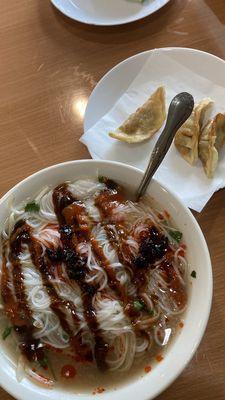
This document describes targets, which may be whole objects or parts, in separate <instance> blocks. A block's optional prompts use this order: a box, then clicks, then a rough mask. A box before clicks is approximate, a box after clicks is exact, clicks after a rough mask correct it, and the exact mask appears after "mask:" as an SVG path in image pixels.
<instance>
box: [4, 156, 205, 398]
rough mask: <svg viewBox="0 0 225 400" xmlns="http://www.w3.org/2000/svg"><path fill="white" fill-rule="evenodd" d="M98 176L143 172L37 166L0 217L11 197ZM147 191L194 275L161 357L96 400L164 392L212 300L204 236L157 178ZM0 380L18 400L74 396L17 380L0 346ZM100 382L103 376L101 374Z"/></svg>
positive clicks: (126, 179) (133, 179)
mask: <svg viewBox="0 0 225 400" xmlns="http://www.w3.org/2000/svg"><path fill="white" fill-rule="evenodd" d="M97 171H98V173H99V175H104V176H107V177H109V178H111V179H114V180H115V181H118V182H121V183H123V184H125V185H128V186H130V187H133V189H135V188H136V187H137V186H138V184H139V182H140V180H141V178H142V176H143V172H141V171H140V170H138V169H136V168H133V167H130V166H128V165H125V164H121V163H117V162H111V161H110V162H109V161H93V160H82V161H70V162H66V163H63V164H58V165H54V166H52V167H49V168H46V169H43V170H41V171H39V172H37V173H35V174H34V175H31V176H29V177H28V178H26V179H25V180H23V181H22V182H20V183H18V184H17V185H16V186H14V188H12V189H11V190H10V191H9V192H8V193H7V194H6V195H5V196H4V197H3V198H2V199H1V200H0V221H2V222H3V221H4V220H5V219H6V217H7V215H8V212H9V210H8V204H9V201H10V199H11V198H12V197H13V198H14V200H15V204H18V203H20V202H21V201H24V200H25V199H26V198H28V197H32V196H33V195H35V194H37V193H38V191H39V190H41V188H43V187H44V186H45V185H50V186H56V185H57V184H59V183H61V182H64V181H66V180H75V179H76V178H80V177H88V176H89V177H90V176H96V173H97ZM149 192H150V193H151V196H152V197H153V198H154V199H155V200H156V201H157V202H159V203H160V205H161V206H162V207H163V208H165V209H166V210H167V211H168V212H169V213H170V215H171V216H172V218H173V219H174V221H175V224H176V226H177V227H178V228H179V230H180V231H181V232H182V233H183V237H184V241H185V243H186V244H187V248H188V252H187V258H188V262H189V265H190V273H191V271H192V270H195V271H196V273H197V278H196V279H192V278H190V281H192V285H190V293H189V300H188V307H187V311H186V314H185V321H184V327H183V329H181V331H180V333H179V334H178V335H177V337H176V338H175V340H174V341H173V343H172V344H171V345H170V347H169V349H168V351H167V353H166V355H165V358H164V360H163V361H162V362H161V363H158V364H157V365H156V366H155V367H154V368H153V370H152V372H151V373H150V374H146V375H145V376H144V377H143V378H138V379H136V380H134V381H132V382H129V383H126V384H125V385H124V386H122V387H119V386H118V388H117V390H116V391H109V390H108V391H105V392H104V393H102V394H101V395H99V396H101V399H102V400H124V399H128V398H129V399H130V400H134V399H136V398H138V399H139V400H150V399H153V398H154V397H155V396H157V395H158V394H159V393H161V392H162V391H163V390H165V388H166V387H168V386H169V385H170V384H171V383H172V382H173V381H174V380H175V379H176V378H177V376H178V375H179V374H180V373H181V372H182V370H183V369H184V367H185V366H186V364H187V363H188V362H189V361H190V359H191V358H192V356H193V354H194V353H195V351H196V349H197V347H198V345H199V343H200V341H201V338H202V336H203V334H204V331H205V328H206V324H207V321H208V318H209V313H210V308H211V300H212V269H211V262H210V256H209V252H208V248H207V245H206V242H205V239H204V236H203V234H202V232H201V229H200V228H199V225H198V224H197V222H196V220H195V219H194V217H193V216H192V214H191V212H190V211H189V209H188V208H187V207H185V206H184V205H183V204H182V202H181V201H180V200H179V199H178V197H177V196H176V195H174V194H172V193H171V192H170V191H169V190H168V189H166V188H165V187H162V186H161V185H160V184H159V183H158V182H156V181H152V183H151V185H150V187H149ZM0 384H1V386H2V387H3V388H4V389H5V390H6V391H7V392H9V393H10V394H11V395H12V396H14V397H15V398H16V399H18V400H30V399H32V400H40V399H42V400H47V399H48V400H50V399H51V400H55V399H57V400H74V399H75V398H76V397H78V395H76V394H75V393H71V392H70V393H67V392H65V391H62V390H60V389H52V390H48V389H44V388H41V387H39V386H37V385H35V384H34V383H32V382H31V381H30V380H29V379H26V378H25V379H24V380H23V381H22V382H21V383H18V382H17V380H16V376H15V368H14V366H13V364H12V363H11V362H10V359H9V356H8V355H7V354H6V350H5V349H4V348H3V347H2V348H1V349H0ZM103 385H104V378H103ZM79 397H81V398H82V399H84V400H90V399H93V395H92V394H91V393H90V395H89V394H82V395H81V394H79Z"/></svg>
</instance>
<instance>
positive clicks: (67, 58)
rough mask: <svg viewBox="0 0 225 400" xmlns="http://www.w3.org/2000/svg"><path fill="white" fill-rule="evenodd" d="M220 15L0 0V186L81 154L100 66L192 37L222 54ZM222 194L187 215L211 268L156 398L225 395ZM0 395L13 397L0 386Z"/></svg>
mask: <svg viewBox="0 0 225 400" xmlns="http://www.w3.org/2000/svg"><path fill="white" fill-rule="evenodd" d="M224 24H225V4H224V0H204V1H203V0H171V1H170V3H169V4H168V5H167V6H165V7H164V8H163V9H161V10H160V11H158V12H157V13H156V14H154V15H152V16H150V17H149V18H146V19H144V20H142V21H139V22H137V23H134V24H130V25H127V26H122V27H114V28H96V27H91V26H85V25H81V24H79V23H75V22H73V21H71V20H70V19H68V18H66V17H64V16H63V15H61V14H60V13H59V12H58V11H56V10H55V9H54V8H53V7H52V6H51V4H50V1H49V0H19V1H13V0H11V1H10V0H9V1H4V0H1V14H0V60H1V63H0V91H1V103H0V137H1V145H0V168H1V171H2V173H1V177H0V183H1V186H0V188H1V194H3V193H4V192H6V191H7V190H8V189H9V188H10V187H11V186H13V185H14V184H15V183H17V182H19V181H20V180H21V179H23V178H25V177H26V176H28V175H30V174H31V173H33V172H34V171H37V170H39V169H41V168H44V167H47V166H49V165H52V164H54V163H59V162H62V161H66V160H73V159H81V158H87V157H89V155H88V152H87V150H86V148H85V147H84V146H83V145H82V144H81V143H79V141H78V139H79V137H80V135H81V134H82V122H83V121H82V119H83V112H84V109H85V105H86V103H87V100H88V97H89V95H90V93H91V91H92V90H93V88H94V87H95V85H96V83H97V82H98V81H99V79H100V78H101V77H102V75H104V74H105V72H106V71H107V70H108V69H109V68H111V67H113V66H114V65H115V64H117V63H118V62H119V61H121V60H123V59H124V58H127V57H129V56H132V55H133V54H135V53H138V52H141V51H143V50H147V49H151V48H154V47H166V46H182V47H194V48H197V49H200V50H204V51H208V52H211V53H213V54H215V55H217V56H219V57H222V58H225V44H224V43H225V26H224ZM78 100H79V104H81V105H82V106H81V107H76V104H77V101H78ZM224 106H225V105H224ZM224 199H225V190H221V191H219V192H217V193H216V194H215V195H214V196H213V198H212V199H211V200H210V202H209V204H208V205H207V206H206V208H205V209H204V211H203V212H202V213H201V214H199V215H196V217H197V219H198V221H199V223H200V225H201V227H202V229H203V232H204V234H205V236H206V239H207V242H208V245H209V249H210V252H211V256H212V263H213V272H214V301H213V308H212V313H211V317H210V321H209V324H208V327H207V331H206V334H205V336H204V339H203V341H202V343H201V345H200V347H199V350H198V352H197V353H196V355H195V356H194V358H193V360H192V362H191V363H190V364H189V365H188V367H187V368H186V369H185V371H184V372H183V374H182V375H181V376H180V377H179V378H178V379H177V380H176V382H175V383H174V384H173V385H172V386H171V387H170V388H169V389H168V390H166V391H165V393H163V394H162V395H161V396H159V399H163V400H178V399H179V400H180V399H182V400H192V399H196V400H206V399H207V400H210V399H216V400H220V399H221V400H222V399H223V400H224V398H225V339H224V338H225V279H224V276H225V261H224V260H225V229H224V226H225V200H224ZM0 368H1V366H0ZM0 399H1V400H9V399H12V397H11V396H9V395H8V394H7V393H6V392H5V391H3V390H1V389H0ZM40 400H41V399H40Z"/></svg>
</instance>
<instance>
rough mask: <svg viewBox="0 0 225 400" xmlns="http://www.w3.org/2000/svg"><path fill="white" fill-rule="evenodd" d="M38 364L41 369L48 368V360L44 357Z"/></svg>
mask: <svg viewBox="0 0 225 400" xmlns="http://www.w3.org/2000/svg"><path fill="white" fill-rule="evenodd" d="M38 362H39V364H40V366H41V367H42V368H48V360H47V358H46V357H44V358H42V360H38Z"/></svg>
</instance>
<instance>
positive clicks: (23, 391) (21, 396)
mask: <svg viewBox="0 0 225 400" xmlns="http://www.w3.org/2000/svg"><path fill="white" fill-rule="evenodd" d="M78 164H96V165H98V166H101V165H102V166H104V165H108V166H112V167H113V166H116V167H118V168H124V169H129V170H133V171H135V172H137V173H138V174H141V175H143V174H144V172H143V171H142V170H140V169H138V168H136V167H133V166H130V165H127V164H124V163H121V162H117V161H108V160H92V159H82V160H71V161H66V162H62V163H58V164H53V165H51V166H48V167H46V168H43V169H41V170H38V171H37V172H35V173H33V174H31V175H29V176H27V177H26V178H24V179H23V180H21V181H19V182H18V183H17V184H15V185H14V186H13V187H12V188H11V189H9V190H8V191H7V192H6V193H5V194H4V195H3V196H2V197H1V198H0V207H1V205H2V204H3V203H4V202H5V201H6V200H7V199H8V197H9V196H10V195H12V194H13V192H14V191H15V190H17V189H18V188H19V187H20V186H21V185H23V184H25V183H28V182H29V181H31V180H33V179H34V178H36V177H38V176H39V175H42V174H45V173H46V172H47V171H49V170H54V169H55V170H57V168H63V167H64V166H69V165H71V166H73V165H78ZM153 182H155V183H156V184H157V185H158V186H159V187H160V188H161V189H164V190H166V192H167V193H168V194H169V196H170V197H171V198H173V199H174V200H175V202H177V203H178V204H179V206H180V207H181V209H182V214H186V215H187V217H188V218H189V219H190V220H191V222H192V224H193V225H194V226H195V229H196V230H197V234H198V236H199V239H200V241H201V245H202V246H203V251H204V253H205V256H206V258H207V260H208V262H207V266H208V270H207V272H208V281H207V284H208V296H207V297H206V299H205V300H206V303H207V304H206V309H207V310H206V311H205V313H204V319H203V323H202V326H201V331H200V332H198V335H196V338H195V339H196V340H195V343H193V346H192V351H191V352H190V353H189V354H188V355H185V360H184V361H183V362H182V365H180V366H178V367H177V368H176V369H175V370H174V373H173V374H172V375H171V376H170V378H169V379H168V377H167V378H166V379H165V380H164V382H162V384H161V385H160V387H158V388H156V389H154V392H153V393H152V394H151V395H150V396H151V397H149V395H148V393H145V394H144V395H143V396H142V397H141V400H149V399H154V398H155V397H156V396H158V395H159V394H161V393H162V392H163V391H164V390H165V389H166V388H168V387H169V386H170V385H171V384H172V383H173V382H174V381H175V380H176V378H177V377H178V376H179V375H180V374H181V373H182V371H183V370H184V368H185V367H186V365H187V364H188V363H189V362H190V360H191V359H192V357H193V355H194V353H195V352H196V350H197V348H198V346H199V344H200V342H201V340H202V337H203V335H204V333H205V330H206V326H207V323H208V319H209V315H210V311H211V305H212V294H213V276H212V264H211V258H210V254H209V250H208V246H207V243H206V240H205V237H204V235H203V232H202V230H201V228H200V226H199V224H198V222H197V220H196V219H195V218H194V216H193V214H192V213H191V211H190V210H189V209H188V207H187V206H186V205H185V204H184V203H183V202H182V200H181V199H180V198H179V197H178V196H177V194H176V193H174V192H173V191H171V189H169V188H168V187H167V186H166V185H162V184H161V183H159V182H158V181H157V180H155V179H153ZM0 356H1V352H0ZM2 372H3V373H2ZM4 376H5V377H6V376H7V377H8V374H7V373H6V372H5V371H1V367H0V386H1V387H2V388H3V389H4V390H5V391H6V392H7V393H9V394H10V395H12V396H14V397H15V396H16V397H15V398H16V399H17V400H29V399H30V395H32V393H33V394H35V399H36V395H37V394H38V391H39V390H41V389H42V388H41V389H40V387H39V386H38V385H36V388H37V392H36V391H35V392H34V391H33V390H32V389H28V388H25V387H23V386H22V385H21V384H20V383H19V382H18V383H17V382H16V383H15V382H14V381H11V383H12V386H9V383H10V382H5V381H4ZM10 379H11V376H10ZM10 379H9V380H10ZM29 381H30V380H29ZM34 385H35V384H34ZM127 387H128V386H127V385H124V386H122V387H118V389H117V390H116V392H115V396H116V397H117V395H118V394H119V392H123V389H126V388H127ZM18 388H20V390H19V393H18ZM45 391H46V389H45ZM51 392H52V391H51ZM56 394H57V392H56ZM125 394H127V393H125ZM40 395H42V393H41V394H40ZM57 396H58V400H63V399H64V397H61V392H59V393H58V395H57ZM78 396H79V397H81V398H83V399H84V400H87V399H89V398H90V397H91V396H92V394H86V393H85V394H82V395H80V394H76V393H75V394H74V397H78ZM101 396H102V395H101ZM111 396H112V392H111V391H110V392H108V393H106V392H105V394H103V396H102V399H103V400H110V399H111ZM43 398H45V399H48V396H45V395H44V397H43ZM117 398H118V397H117ZM119 399H120V397H119ZM121 399H122V397H121Z"/></svg>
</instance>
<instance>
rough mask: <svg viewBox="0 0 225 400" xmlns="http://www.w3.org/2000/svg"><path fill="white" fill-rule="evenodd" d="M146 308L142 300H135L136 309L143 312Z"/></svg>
mask: <svg viewBox="0 0 225 400" xmlns="http://www.w3.org/2000/svg"><path fill="white" fill-rule="evenodd" d="M144 307H145V303H144V302H143V301H142V300H134V309H135V310H136V311H141V310H143V308H144Z"/></svg>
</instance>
